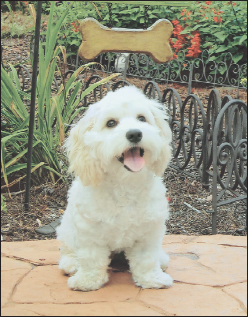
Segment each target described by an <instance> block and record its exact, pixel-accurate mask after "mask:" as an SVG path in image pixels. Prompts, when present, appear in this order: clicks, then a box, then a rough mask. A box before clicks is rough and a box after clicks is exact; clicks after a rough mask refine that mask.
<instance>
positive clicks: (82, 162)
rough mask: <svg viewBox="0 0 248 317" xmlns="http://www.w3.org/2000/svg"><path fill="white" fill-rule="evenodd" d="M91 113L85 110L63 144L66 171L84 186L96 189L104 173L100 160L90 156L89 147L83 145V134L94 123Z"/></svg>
mask: <svg viewBox="0 0 248 317" xmlns="http://www.w3.org/2000/svg"><path fill="white" fill-rule="evenodd" d="M88 112H89V113H88ZM92 113H93V112H92V111H89V110H87V112H86V115H85V116H84V117H83V118H82V119H80V121H79V122H78V123H77V124H76V125H75V126H74V127H73V128H72V129H71V131H70V135H69V137H68V139H67V140H66V142H65V148H66V150H67V154H68V158H69V164H70V165H69V170H68V171H69V172H73V173H74V174H75V176H79V177H80V180H81V181H82V183H83V184H84V185H85V186H88V185H93V186H94V187H96V186H97V184H98V183H99V181H100V180H101V179H102V177H103V174H104V171H103V169H102V166H101V162H100V160H99V159H98V158H96V157H95V156H94V157H93V156H92V155H91V153H90V146H89V145H85V143H84V135H85V133H86V132H87V131H90V130H91V129H92V128H93V126H94V123H95V116H94V114H92Z"/></svg>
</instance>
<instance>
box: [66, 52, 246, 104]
mask: <svg viewBox="0 0 248 317" xmlns="http://www.w3.org/2000/svg"><path fill="white" fill-rule="evenodd" d="M178 57H179V59H173V60H171V61H170V62H168V63H164V64H158V63H155V62H154V61H153V60H152V59H151V57H149V56H148V55H145V54H134V53H130V54H129V53H102V54H100V55H99V56H98V57H97V58H96V59H95V61H97V62H99V63H100V64H101V65H103V67H104V72H106V73H114V72H122V74H123V79H124V80H126V78H127V76H132V77H138V78H142V79H146V80H147V81H150V80H153V81H155V82H164V83H166V84H167V85H168V84H169V83H182V84H187V85H188V93H191V89H192V85H193V84H194V83H204V84H207V85H208V86H212V87H213V88H215V87H218V86H222V87H223V86H225V87H233V88H236V89H237V96H236V97H237V98H238V97H239V90H240V89H247V63H235V61H234V58H233V56H232V54H231V53H230V52H228V53H226V54H225V55H223V59H221V60H220V59H219V58H217V59H216V57H215V56H211V55H210V54H209V52H208V51H207V50H204V51H203V52H202V54H201V56H200V57H199V58H195V59H193V60H189V59H188V58H186V57H185V53H184V52H183V51H182V52H181V53H180V54H178ZM84 63H85V61H83V60H81V59H79V57H78V55H75V56H71V57H69V58H68V64H69V65H70V66H71V68H72V69H77V68H78V67H79V66H80V65H83V64H84ZM91 68H92V70H102V68H101V67H100V66H99V65H92V66H91Z"/></svg>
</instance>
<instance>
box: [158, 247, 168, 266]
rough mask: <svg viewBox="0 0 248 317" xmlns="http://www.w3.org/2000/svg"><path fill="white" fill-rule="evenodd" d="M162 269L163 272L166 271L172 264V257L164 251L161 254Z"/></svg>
mask: <svg viewBox="0 0 248 317" xmlns="http://www.w3.org/2000/svg"><path fill="white" fill-rule="evenodd" d="M159 260H160V261H159V262H160V267H161V269H162V270H164V271H165V270H166V269H167V268H168V266H169V262H170V257H169V255H168V254H167V253H165V252H164V250H163V249H162V250H161V252H160V259H159Z"/></svg>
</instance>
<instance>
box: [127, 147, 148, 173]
mask: <svg viewBox="0 0 248 317" xmlns="http://www.w3.org/2000/svg"><path fill="white" fill-rule="evenodd" d="M124 165H126V166H127V167H128V168H129V169H130V170H131V171H132V172H139V171H140V170H141V169H142V168H143V166H144V165H145V160H144V158H143V157H141V156H140V149H139V148H132V149H130V150H128V151H126V152H124Z"/></svg>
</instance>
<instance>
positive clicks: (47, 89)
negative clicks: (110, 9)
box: [1, 2, 118, 188]
mask: <svg viewBox="0 0 248 317" xmlns="http://www.w3.org/2000/svg"><path fill="white" fill-rule="evenodd" d="M54 6H55V3H54V2H53V3H52V5H51V12H50V15H49V20H48V26H47V33H46V35H47V36H46V42H45V43H43V44H44V45H45V49H44V48H43V46H42V45H41V43H40V45H39V74H38V77H37V89H36V101H35V114H36V122H35V127H34V136H33V155H32V173H33V174H32V175H33V177H32V179H33V180H34V181H35V180H36V181H40V180H41V179H42V180H44V178H45V177H46V178H49V179H50V180H52V181H55V180H56V178H58V177H61V176H62V175H61V173H60V172H61V162H60V161H61V158H60V156H61V154H60V151H59V148H60V146H61V145H62V144H63V141H64V138H65V127H66V125H70V124H71V123H72V121H73V120H74V118H75V117H76V116H77V115H78V114H79V112H80V111H83V110H84V109H85V108H84V107H83V106H82V105H79V104H80V101H81V100H83V98H84V97H85V96H86V95H87V94H89V93H90V92H91V91H92V90H93V89H95V88H96V87H97V86H99V85H101V84H104V83H106V82H107V81H109V80H110V79H112V78H113V77H115V76H117V75H118V74H112V75H111V76H109V77H107V78H104V79H102V80H101V81H99V82H96V83H94V84H92V85H91V86H90V87H88V88H87V89H85V90H83V89H82V88H83V83H82V82H81V81H77V78H78V76H79V74H80V73H81V72H82V71H83V70H85V69H86V68H87V67H88V66H89V65H91V64H92V63H88V64H86V65H83V66H81V67H79V68H78V69H77V70H76V71H75V72H74V73H73V74H72V75H71V77H70V78H69V79H68V80H67V82H65V81H64V82H62V83H61V85H60V87H59V90H58V92H56V93H55V92H54V91H53V90H52V83H53V78H54V74H55V71H58V72H60V74H61V76H63V68H64V67H63V63H62V61H61V59H60V56H59V55H60V54H62V56H63V59H64V60H63V62H65V61H66V51H65V48H64V47H62V46H56V40H57V36H58V32H59V28H60V26H61V24H62V21H63V19H64V18H65V16H66V14H67V12H68V10H69V7H67V8H66V10H65V11H64V13H63V14H62V15H61V17H60V18H59V19H58V20H56V23H55V22H54V21H53V12H54ZM9 67H10V69H9V73H7V71H6V70H5V69H4V68H3V67H2V66H1V88H2V91H1V120H2V142H1V177H2V178H3V180H4V183H5V185H4V186H2V188H3V187H7V188H9V187H11V186H12V185H14V184H15V183H16V182H18V181H20V180H21V179H22V178H24V177H25V172H26V162H27V158H26V156H27V155H26V154H27V151H28V147H27V145H28V126H29V111H28V108H27V107H26V105H25V102H24V100H25V99H27V100H28V99H30V95H29V94H28V93H26V92H23V91H22V90H21V86H20V82H19V79H18V75H17V72H16V69H15V68H14V67H13V66H12V65H9ZM20 174H22V175H20ZM23 174H24V175H23ZM13 175H18V177H17V176H16V177H15V179H14V180H13V181H12V182H11V183H9V177H10V176H13Z"/></svg>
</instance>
